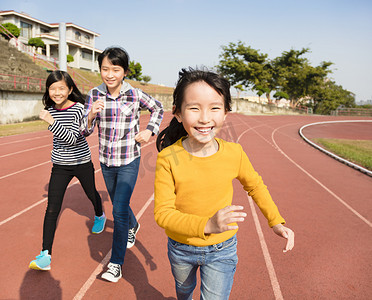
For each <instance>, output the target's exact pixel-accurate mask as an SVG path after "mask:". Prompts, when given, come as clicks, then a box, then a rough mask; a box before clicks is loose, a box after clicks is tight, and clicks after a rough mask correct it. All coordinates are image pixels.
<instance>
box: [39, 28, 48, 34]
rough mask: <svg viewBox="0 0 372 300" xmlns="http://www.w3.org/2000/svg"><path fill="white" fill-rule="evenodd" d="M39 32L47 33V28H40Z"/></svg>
mask: <svg viewBox="0 0 372 300" xmlns="http://www.w3.org/2000/svg"><path fill="white" fill-rule="evenodd" d="M40 32H41V33H49V30H48V29H45V28H40Z"/></svg>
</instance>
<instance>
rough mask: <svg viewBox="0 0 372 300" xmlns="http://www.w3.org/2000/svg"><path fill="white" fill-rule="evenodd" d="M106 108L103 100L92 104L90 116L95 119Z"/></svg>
mask: <svg viewBox="0 0 372 300" xmlns="http://www.w3.org/2000/svg"><path fill="white" fill-rule="evenodd" d="M104 107H105V102H104V101H103V100H102V99H99V100H97V101H96V102H94V103H93V104H92V109H91V110H90V112H89V115H91V117H92V119H94V118H95V117H96V115H97V114H98V113H99V112H101V110H102V109H103V108H104Z"/></svg>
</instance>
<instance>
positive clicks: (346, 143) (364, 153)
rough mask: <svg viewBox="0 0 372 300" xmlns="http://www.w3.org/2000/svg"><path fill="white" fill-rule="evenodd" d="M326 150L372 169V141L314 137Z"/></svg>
mask: <svg viewBox="0 0 372 300" xmlns="http://www.w3.org/2000/svg"><path fill="white" fill-rule="evenodd" d="M314 142H315V143H317V144H319V145H321V146H323V148H325V149H326V150H328V151H330V152H332V153H334V154H336V155H338V156H340V157H342V158H344V159H347V160H349V161H351V162H353V163H355V164H358V165H360V166H362V167H364V168H366V169H368V170H371V171H372V141H369V140H344V139H324V138H318V139H314Z"/></svg>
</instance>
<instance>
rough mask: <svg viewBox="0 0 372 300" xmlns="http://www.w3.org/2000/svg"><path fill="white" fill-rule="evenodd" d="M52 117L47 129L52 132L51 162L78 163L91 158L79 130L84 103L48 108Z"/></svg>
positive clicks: (59, 163) (85, 161)
mask: <svg viewBox="0 0 372 300" xmlns="http://www.w3.org/2000/svg"><path fill="white" fill-rule="evenodd" d="M48 111H49V112H50V114H51V115H52V117H53V118H54V122H53V124H52V125H50V126H49V127H48V129H49V130H50V131H51V132H52V133H53V150H52V162H53V163H54V164H58V165H79V164H84V163H87V162H89V161H90V160H91V157H90V149H89V146H88V143H87V141H86V139H85V137H84V136H83V135H82V134H81V132H80V122H81V119H82V117H83V111H84V105H83V104H81V103H78V102H76V103H74V104H73V105H71V106H70V107H67V108H65V109H56V108H55V107H50V108H48Z"/></svg>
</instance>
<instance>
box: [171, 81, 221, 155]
mask: <svg viewBox="0 0 372 300" xmlns="http://www.w3.org/2000/svg"><path fill="white" fill-rule="evenodd" d="M175 117H176V118H177V120H178V122H182V124H183V127H184V128H185V130H186V132H187V133H188V143H189V145H190V147H191V148H192V149H194V150H196V151H200V150H202V149H208V148H209V147H210V146H212V145H214V143H215V141H214V137H215V135H216V134H217V133H218V132H219V131H220V129H221V128H222V126H223V123H224V121H225V118H226V111H225V104H224V98H223V96H222V95H220V94H219V93H218V92H217V91H216V90H214V89H213V88H212V87H210V86H209V85H208V84H207V83H206V82H204V81H197V82H194V83H192V84H190V85H189V86H188V87H187V88H186V89H185V92H184V97H183V101H182V105H181V111H179V112H176V113H175Z"/></svg>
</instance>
